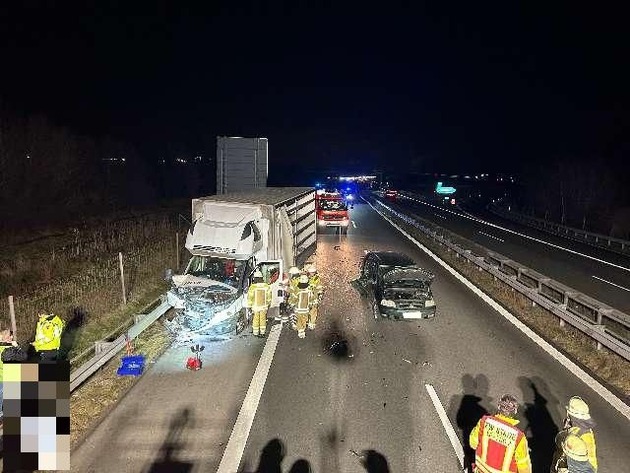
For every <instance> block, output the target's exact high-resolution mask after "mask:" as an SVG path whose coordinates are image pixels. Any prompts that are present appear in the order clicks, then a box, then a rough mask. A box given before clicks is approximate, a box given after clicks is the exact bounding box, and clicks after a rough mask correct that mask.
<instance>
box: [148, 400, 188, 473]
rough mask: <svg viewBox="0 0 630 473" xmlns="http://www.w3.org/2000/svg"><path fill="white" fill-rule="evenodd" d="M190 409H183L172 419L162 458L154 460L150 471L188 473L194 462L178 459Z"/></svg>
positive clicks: (161, 454) (151, 472)
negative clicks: (180, 441)
mask: <svg viewBox="0 0 630 473" xmlns="http://www.w3.org/2000/svg"><path fill="white" fill-rule="evenodd" d="M190 416H191V411H190V409H187V408H186V409H182V410H181V411H180V412H178V413H177V414H176V415H175V417H174V418H173V420H172V421H171V424H170V428H169V431H168V434H167V435H166V438H165V439H164V442H163V443H162V446H161V447H160V458H159V459H158V460H156V461H155V462H153V465H151V468H150V469H149V473H188V472H189V471H192V467H193V464H192V463H188V462H182V461H179V460H177V458H176V457H177V454H176V453H177V451H178V450H181V449H182V446H181V444H180V443H179V438H180V437H181V435H182V432H183V430H184V428H185V427H186V425H187V424H188V423H189V422H190V419H191V417H190Z"/></svg>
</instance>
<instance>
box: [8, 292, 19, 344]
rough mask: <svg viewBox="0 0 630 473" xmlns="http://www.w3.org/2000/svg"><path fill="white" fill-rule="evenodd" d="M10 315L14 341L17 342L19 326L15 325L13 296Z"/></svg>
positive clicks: (10, 299) (10, 298)
mask: <svg viewBox="0 0 630 473" xmlns="http://www.w3.org/2000/svg"><path fill="white" fill-rule="evenodd" d="M9 314H10V315H11V330H12V331H13V339H14V340H17V326H16V324H15V307H14V306H13V296H9Z"/></svg>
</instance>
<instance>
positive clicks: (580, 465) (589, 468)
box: [553, 431, 597, 473]
mask: <svg viewBox="0 0 630 473" xmlns="http://www.w3.org/2000/svg"><path fill="white" fill-rule="evenodd" d="M562 432H565V431H562ZM562 456H563V459H562V462H563V464H562V465H560V464H559V465H556V469H555V470H553V471H554V473H596V471H597V469H596V468H593V465H592V464H591V463H590V462H589V458H588V446H587V445H586V443H585V442H584V440H582V439H581V438H580V437H578V436H577V435H574V434H568V435H567V436H566V438H565V439H564V440H563V441H562Z"/></svg>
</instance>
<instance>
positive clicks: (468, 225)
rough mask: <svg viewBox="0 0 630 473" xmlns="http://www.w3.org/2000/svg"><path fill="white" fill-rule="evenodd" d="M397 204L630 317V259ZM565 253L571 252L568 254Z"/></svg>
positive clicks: (488, 218) (442, 210) (486, 218)
mask: <svg viewBox="0 0 630 473" xmlns="http://www.w3.org/2000/svg"><path fill="white" fill-rule="evenodd" d="M396 204H397V205H401V206H402V207H403V208H408V209H410V210H412V211H413V212H414V213H415V214H416V215H418V216H419V217H421V218H424V219H426V220H429V221H432V222H433V223H435V224H436V225H439V226H441V227H444V228H446V229H448V230H450V231H452V232H454V233H456V234H458V235H460V236H462V237H464V238H467V239H469V240H471V241H473V242H475V243H477V244H479V245H482V246H484V247H486V248H488V249H490V250H492V251H494V252H497V253H500V254H502V255H503V256H505V257H507V258H510V259H512V260H514V261H516V262H519V263H521V264H523V265H525V266H527V267H529V268H531V269H533V270H535V271H538V272H539V273H542V274H544V275H546V276H548V277H550V278H552V279H554V280H557V281H559V282H561V283H563V284H565V285H567V286H569V287H572V288H574V289H576V290H577V291H579V292H582V293H584V294H587V295H589V296H591V297H593V298H594V299H597V300H599V301H601V302H603V303H605V304H607V305H609V306H611V307H614V308H615V309H618V310H620V311H622V312H625V313H626V314H630V257H628V256H624V255H619V254H615V253H611V252H606V251H604V250H602V249H599V248H594V247H591V246H589V245H585V244H582V243H579V242H574V241H571V240H567V239H563V238H560V237H556V236H554V235H549V234H547V233H545V232H541V231H539V230H536V229H531V228H529V227H525V226H523V225H519V224H516V223H512V222H506V221H505V220H504V219H502V218H500V217H496V216H495V217H494V218H492V215H489V214H488V213H484V214H483V215H482V218H478V217H476V215H473V214H471V213H468V212H465V211H462V210H460V209H458V208H455V207H450V208H449V207H441V206H436V205H434V204H430V203H422V202H420V201H418V200H411V199H404V198H400V199H399V200H398V201H397V203H396ZM563 249H566V250H569V251H565V250H563Z"/></svg>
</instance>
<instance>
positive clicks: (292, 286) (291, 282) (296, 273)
mask: <svg viewBox="0 0 630 473" xmlns="http://www.w3.org/2000/svg"><path fill="white" fill-rule="evenodd" d="M301 274H302V271H300V268H298V267H297V266H292V267H291V268H290V269H289V278H288V279H287V280H285V284H284V301H285V311H284V313H283V315H282V321H283V322H287V321H288V320H289V313H290V312H291V307H290V306H291V302H290V301H291V294H292V293H293V292H295V290H296V289H297V284H298V279H299V278H300V275H301ZM293 328H295V327H293Z"/></svg>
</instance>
